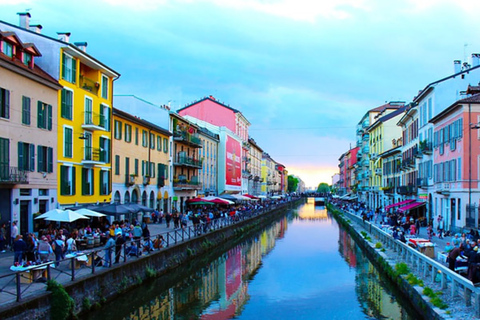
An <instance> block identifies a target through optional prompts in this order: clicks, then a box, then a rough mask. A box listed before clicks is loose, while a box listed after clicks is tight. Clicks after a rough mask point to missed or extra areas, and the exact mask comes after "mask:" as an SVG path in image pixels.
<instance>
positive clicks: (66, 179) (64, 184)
mask: <svg viewBox="0 0 480 320" xmlns="http://www.w3.org/2000/svg"><path fill="white" fill-rule="evenodd" d="M75 182H76V179H75V167H70V166H60V194H61V195H62V196H73V195H75Z"/></svg>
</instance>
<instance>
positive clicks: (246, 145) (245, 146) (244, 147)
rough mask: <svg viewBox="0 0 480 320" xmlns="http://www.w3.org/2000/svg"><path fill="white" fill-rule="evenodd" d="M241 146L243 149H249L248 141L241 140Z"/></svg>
mask: <svg viewBox="0 0 480 320" xmlns="http://www.w3.org/2000/svg"><path fill="white" fill-rule="evenodd" d="M242 147H243V149H245V150H250V143H248V142H246V141H243V142H242Z"/></svg>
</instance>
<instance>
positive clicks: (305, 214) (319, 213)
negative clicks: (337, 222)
mask: <svg viewBox="0 0 480 320" xmlns="http://www.w3.org/2000/svg"><path fill="white" fill-rule="evenodd" d="M298 218H299V219H300V220H314V221H318V220H327V221H329V220H331V217H329V215H328V213H327V209H325V207H315V205H314V203H313V199H308V203H307V204H306V205H304V206H303V207H301V209H300V210H298Z"/></svg>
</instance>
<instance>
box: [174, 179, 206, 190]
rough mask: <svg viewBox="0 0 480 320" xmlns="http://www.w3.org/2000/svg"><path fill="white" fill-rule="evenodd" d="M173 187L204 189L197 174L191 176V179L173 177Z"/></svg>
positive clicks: (178, 188) (179, 188)
mask: <svg viewBox="0 0 480 320" xmlns="http://www.w3.org/2000/svg"><path fill="white" fill-rule="evenodd" d="M173 188H174V189H177V190H182V189H183V190H185V189H193V190H200V189H202V184H201V183H200V182H199V181H198V177H197V176H193V177H191V179H190V180H188V179H186V178H183V177H181V178H179V179H173Z"/></svg>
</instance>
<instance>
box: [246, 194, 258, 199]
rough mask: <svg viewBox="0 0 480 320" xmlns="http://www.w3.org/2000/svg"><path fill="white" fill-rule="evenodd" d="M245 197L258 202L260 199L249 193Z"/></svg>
mask: <svg viewBox="0 0 480 320" xmlns="http://www.w3.org/2000/svg"><path fill="white" fill-rule="evenodd" d="M243 196H244V197H248V198H250V199H253V200H258V199H260V198H259V197H255V196H252V195H251V194H248V193H246V194H244V195H243Z"/></svg>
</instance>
